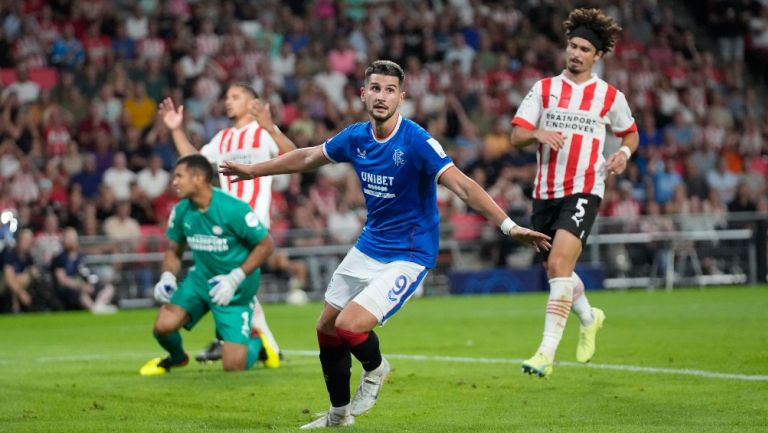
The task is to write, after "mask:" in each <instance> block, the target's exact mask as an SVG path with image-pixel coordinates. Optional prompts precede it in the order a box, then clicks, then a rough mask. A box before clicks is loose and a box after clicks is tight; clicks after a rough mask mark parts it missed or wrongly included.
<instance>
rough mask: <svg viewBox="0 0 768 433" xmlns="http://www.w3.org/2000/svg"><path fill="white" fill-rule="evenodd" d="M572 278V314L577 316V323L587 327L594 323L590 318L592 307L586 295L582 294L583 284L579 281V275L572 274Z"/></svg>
mask: <svg viewBox="0 0 768 433" xmlns="http://www.w3.org/2000/svg"><path fill="white" fill-rule="evenodd" d="M571 278H573V284H574V286H573V312H574V313H576V315H577V316H579V322H581V325H582V326H589V325H591V324H592V322H594V321H595V318H594V317H593V316H592V306H591V305H589V300H587V295H586V293H584V282H583V281H581V278H579V275H578V274H577V273H576V272H574V273H573V275H571Z"/></svg>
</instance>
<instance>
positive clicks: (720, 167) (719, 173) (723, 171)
mask: <svg viewBox="0 0 768 433" xmlns="http://www.w3.org/2000/svg"><path fill="white" fill-rule="evenodd" d="M727 164H728V161H726V159H725V158H719V159H718V160H717V168H716V169H713V170H710V171H709V173H707V184H708V185H709V189H710V190H713V189H714V190H717V191H718V193H719V195H720V199H721V200H722V202H723V203H729V202H730V201H731V200H733V197H734V196H735V194H736V187H737V186H738V184H739V176H737V175H736V174H734V173H731V172H730V171H728V168H727Z"/></svg>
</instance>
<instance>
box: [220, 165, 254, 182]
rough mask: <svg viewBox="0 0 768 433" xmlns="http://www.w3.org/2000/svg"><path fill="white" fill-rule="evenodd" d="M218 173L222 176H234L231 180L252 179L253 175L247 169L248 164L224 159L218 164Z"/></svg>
mask: <svg viewBox="0 0 768 433" xmlns="http://www.w3.org/2000/svg"><path fill="white" fill-rule="evenodd" d="M219 173H221V174H223V175H224V176H231V177H234V179H232V180H231V182H239V181H241V180H249V179H253V175H252V174H251V173H250V172H249V170H248V164H240V163H237V162H233V161H224V162H222V163H221V164H219Z"/></svg>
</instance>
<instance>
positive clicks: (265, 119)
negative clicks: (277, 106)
mask: <svg viewBox="0 0 768 433" xmlns="http://www.w3.org/2000/svg"><path fill="white" fill-rule="evenodd" d="M248 110H249V111H250V113H251V115H252V116H253V117H254V118H256V121H257V122H259V126H261V127H262V128H264V129H266V130H268V131H271V130H272V128H274V127H275V122H274V121H273V120H272V112H271V111H269V104H263V103H262V102H261V101H260V100H258V99H254V100H253V101H251V104H250V105H249V107H248Z"/></svg>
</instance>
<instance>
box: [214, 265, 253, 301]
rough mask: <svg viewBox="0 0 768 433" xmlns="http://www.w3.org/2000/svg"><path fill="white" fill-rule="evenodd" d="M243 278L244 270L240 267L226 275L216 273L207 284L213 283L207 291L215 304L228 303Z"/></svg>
mask: <svg viewBox="0 0 768 433" xmlns="http://www.w3.org/2000/svg"><path fill="white" fill-rule="evenodd" d="M243 280H245V272H243V270H242V268H239V267H238V268H235V269H233V270H232V272H230V273H228V274H226V275H217V276H215V277H213V278H211V279H210V280H208V284H213V288H212V289H211V290H210V291H208V294H209V295H210V296H211V301H212V302H213V303H214V304H216V305H221V306H223V305H229V302H230V301H231V300H232V297H233V296H235V291H236V290H237V286H239V285H240V283H242V282H243Z"/></svg>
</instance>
